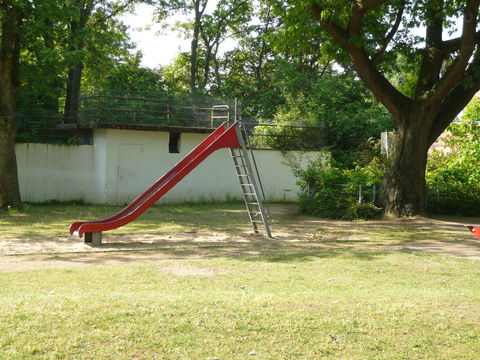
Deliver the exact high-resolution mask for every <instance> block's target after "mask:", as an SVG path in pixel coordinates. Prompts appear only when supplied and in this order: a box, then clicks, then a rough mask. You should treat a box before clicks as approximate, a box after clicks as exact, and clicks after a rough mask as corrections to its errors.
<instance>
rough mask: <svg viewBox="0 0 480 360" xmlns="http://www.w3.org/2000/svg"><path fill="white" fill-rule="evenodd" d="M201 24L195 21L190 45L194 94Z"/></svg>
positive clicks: (191, 85) (192, 91)
mask: <svg viewBox="0 0 480 360" xmlns="http://www.w3.org/2000/svg"><path fill="white" fill-rule="evenodd" d="M199 33H200V25H199V24H198V23H197V21H196V22H195V25H194V27H193V39H192V42H191V46H190V92H191V93H192V94H193V93H194V92H195V90H196V88H197V49H198V36H199Z"/></svg>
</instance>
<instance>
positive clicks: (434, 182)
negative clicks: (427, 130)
mask: <svg viewBox="0 0 480 360" xmlns="http://www.w3.org/2000/svg"><path fill="white" fill-rule="evenodd" d="M479 121H480V99H478V98H476V99H474V100H473V101H472V102H471V103H470V104H469V106H468V107H467V108H466V110H465V112H464V114H463V117H462V119H461V120H460V121H458V122H455V123H453V124H452V125H450V126H449V127H448V129H447V133H446V135H445V136H444V137H442V140H444V142H445V145H446V148H445V150H443V151H442V150H437V151H434V153H433V154H432V155H431V157H430V160H429V163H428V169H427V181H428V183H429V184H430V186H429V197H428V209H429V210H430V211H432V212H438V213H442V214H457V215H466V216H474V215H478V214H479V213H480V167H479V164H478V159H480V123H479Z"/></svg>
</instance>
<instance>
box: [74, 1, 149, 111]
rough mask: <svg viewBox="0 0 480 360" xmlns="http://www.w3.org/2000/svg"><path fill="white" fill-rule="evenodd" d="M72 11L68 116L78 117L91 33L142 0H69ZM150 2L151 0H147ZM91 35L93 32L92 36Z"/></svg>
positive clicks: (99, 30)
mask: <svg viewBox="0 0 480 360" xmlns="http://www.w3.org/2000/svg"><path fill="white" fill-rule="evenodd" d="M70 1H71V2H70V3H69V4H68V5H69V8H70V11H71V13H72V16H71V19H70V23H69V31H70V36H69V40H68V44H69V45H68V47H69V52H70V54H71V58H72V62H71V65H70V68H69V69H68V75H67V88H66V95H65V116H67V117H77V115H78V110H79V105H80V89H81V82H82V75H83V70H84V67H85V57H86V52H87V51H86V47H87V41H88V40H89V39H90V40H92V39H95V36H92V33H95V32H102V31H105V30H106V26H105V24H106V23H108V21H110V20H111V19H113V18H114V17H115V16H117V15H120V14H122V13H124V12H125V11H127V10H129V9H130V8H131V7H132V5H134V4H136V3H139V2H142V1H141V0H122V1H113V0H110V1H100V0H70ZM147 2H148V1H147ZM89 35H90V36H89Z"/></svg>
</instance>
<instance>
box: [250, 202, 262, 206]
mask: <svg viewBox="0 0 480 360" xmlns="http://www.w3.org/2000/svg"><path fill="white" fill-rule="evenodd" d="M247 205H257V206H258V205H259V203H256V202H247Z"/></svg>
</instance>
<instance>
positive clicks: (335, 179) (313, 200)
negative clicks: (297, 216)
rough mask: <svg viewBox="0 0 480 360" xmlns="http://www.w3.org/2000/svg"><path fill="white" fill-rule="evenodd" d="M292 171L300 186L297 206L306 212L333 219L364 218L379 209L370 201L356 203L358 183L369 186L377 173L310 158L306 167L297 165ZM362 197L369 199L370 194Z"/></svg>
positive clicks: (376, 177)
mask: <svg viewBox="0 0 480 360" xmlns="http://www.w3.org/2000/svg"><path fill="white" fill-rule="evenodd" d="M294 171H295V174H296V176H297V177H298V178H299V181H298V185H299V187H300V189H301V193H300V197H299V200H300V209H301V211H302V212H304V213H306V214H310V215H314V216H322V217H328V218H334V219H340V218H343V219H348V220H355V219H363V220H366V219H370V218H372V217H375V216H378V214H379V213H380V209H379V208H377V207H376V206H375V205H374V204H373V201H372V202H371V203H370V202H365V203H359V199H358V188H359V186H363V187H366V186H370V187H371V186H372V185H374V184H375V183H377V182H378V180H379V178H378V176H377V175H375V174H373V173H372V172H370V171H369V170H368V169H367V168H356V169H353V170H342V169H339V168H337V167H335V166H333V165H332V164H331V163H325V162H324V163H322V162H314V163H311V164H310V165H309V166H308V167H307V168H306V169H299V168H298V167H297V168H294ZM365 195H367V193H366V194H365ZM365 199H366V198H365ZM366 200H373V199H372V194H369V199H366Z"/></svg>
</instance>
